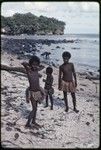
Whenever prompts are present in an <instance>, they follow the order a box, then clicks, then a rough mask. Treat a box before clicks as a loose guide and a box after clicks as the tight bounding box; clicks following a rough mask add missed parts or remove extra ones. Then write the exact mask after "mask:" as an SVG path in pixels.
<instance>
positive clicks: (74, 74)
mask: <svg viewBox="0 0 101 150" xmlns="http://www.w3.org/2000/svg"><path fill="white" fill-rule="evenodd" d="M72 71H73V76H74V80H75V86H76V87H77V78H76V72H75V68H74V65H73V64H72Z"/></svg>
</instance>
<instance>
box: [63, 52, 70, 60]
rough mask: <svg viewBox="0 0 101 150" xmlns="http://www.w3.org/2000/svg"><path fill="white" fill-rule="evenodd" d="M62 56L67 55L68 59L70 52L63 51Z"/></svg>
mask: <svg viewBox="0 0 101 150" xmlns="http://www.w3.org/2000/svg"><path fill="white" fill-rule="evenodd" d="M62 57H63V58H64V57H68V58H69V59H70V58H71V54H70V53H69V52H67V51H65V52H63V54H62Z"/></svg>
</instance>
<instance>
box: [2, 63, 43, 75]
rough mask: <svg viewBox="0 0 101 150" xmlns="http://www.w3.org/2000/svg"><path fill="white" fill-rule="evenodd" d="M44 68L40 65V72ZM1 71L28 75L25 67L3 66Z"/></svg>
mask: <svg viewBox="0 0 101 150" xmlns="http://www.w3.org/2000/svg"><path fill="white" fill-rule="evenodd" d="M43 68H44V66H42V65H40V69H39V71H40V70H42V69H43ZM1 70H6V71H17V72H21V73H26V70H25V68H23V67H11V66H6V65H3V64H1Z"/></svg>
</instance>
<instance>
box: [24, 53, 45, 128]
mask: <svg viewBox="0 0 101 150" xmlns="http://www.w3.org/2000/svg"><path fill="white" fill-rule="evenodd" d="M39 64H40V59H39V58H38V57H37V56H32V58H31V59H30V60H29V63H26V62H23V63H22V65H23V66H24V68H25V69H26V72H27V77H28V80H29V87H28V88H27V90H26V101H27V102H28V103H29V101H31V104H32V111H31V112H30V114H29V116H28V121H27V123H26V127H31V123H32V124H33V126H37V127H38V126H40V125H39V124H37V123H36V112H37V104H38V102H39V103H41V101H42V100H43V99H44V95H45V93H44V90H43V89H42V88H41V87H40V85H39V74H38V69H39Z"/></svg>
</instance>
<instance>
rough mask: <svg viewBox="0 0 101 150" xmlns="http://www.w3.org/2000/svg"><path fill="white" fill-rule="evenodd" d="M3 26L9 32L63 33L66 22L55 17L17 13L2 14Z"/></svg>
mask: <svg viewBox="0 0 101 150" xmlns="http://www.w3.org/2000/svg"><path fill="white" fill-rule="evenodd" d="M1 28H4V29H5V30H6V33H7V34H23V33H27V34H48V33H52V34H57V33H58V34H63V33H64V28H65V23H64V22H63V21H58V20H57V19H55V18H47V17H45V16H40V17H37V16H35V15H33V14H31V13H26V14H19V13H16V14H14V15H13V16H12V17H3V16H1ZM7 29H9V30H7Z"/></svg>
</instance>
